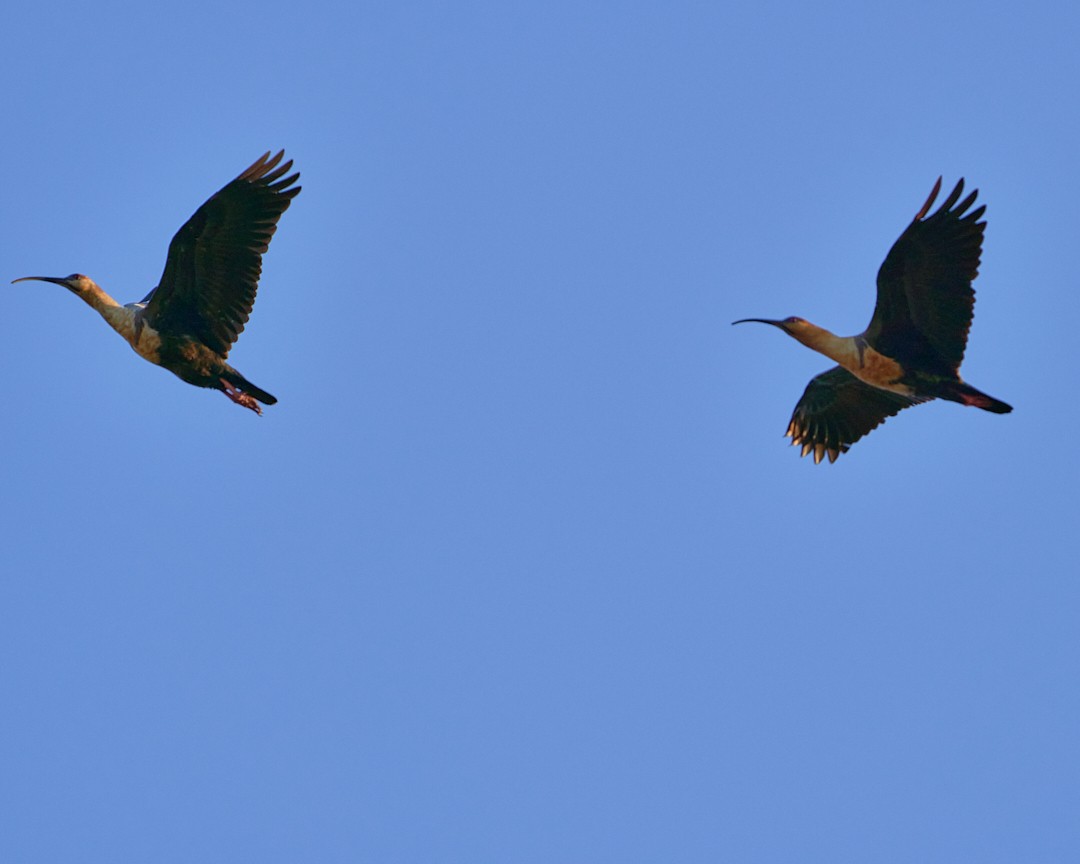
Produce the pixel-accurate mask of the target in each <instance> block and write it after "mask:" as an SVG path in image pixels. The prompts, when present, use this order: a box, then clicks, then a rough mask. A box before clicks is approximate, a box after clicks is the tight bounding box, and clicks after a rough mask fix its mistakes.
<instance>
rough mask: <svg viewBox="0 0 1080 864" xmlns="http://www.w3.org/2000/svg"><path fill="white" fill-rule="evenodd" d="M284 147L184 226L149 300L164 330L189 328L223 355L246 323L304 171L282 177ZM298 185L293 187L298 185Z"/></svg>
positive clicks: (153, 320)
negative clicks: (273, 239)
mask: <svg viewBox="0 0 1080 864" xmlns="http://www.w3.org/2000/svg"><path fill="white" fill-rule="evenodd" d="M284 155H285V153H284V151H281V152H279V153H278V154H277V155H276V156H274V157H273V158H270V154H269V153H266V154H265V155H264V156H263V157H262V158H261V159H259V160H258V161H257V162H255V164H254V165H252V166H251V167H250V168H248V169H247V170H246V171H245V172H244V173H243V174H241V175H240V176H239V177H237V178H236V179H235V180H233V181H232V182H231V183H229V184H228V185H227V186H225V188H224V189H222V190H221V191H220V192H218V193H217V194H216V195H214V196H212V197H211V198H210V200H209V201H207V202H206V203H205V204H203V205H202V207H200V208H199V209H198V210H196V211H195V215H194V216H192V217H191V218H190V219H188V221H187V223H186V224H185V225H184V227H183V228H181V229H180V230H179V231H177V232H176V236H175V237H173V239H172V242H171V243H170V244H169V257H168V260H167V261H166V262H165V272H164V273H163V274H162V275H161V282H160V283H159V284H158V286H157V288H155V289H154V290H153V291H151V292H150V294H149V295H148V296H147V297H146V299H145V300H144V301H143V302H144V303H146V304H147V306H146V312H145V319H146V322H147V323H148V324H149V325H150V326H151V327H153V328H154V329H155V330H157V331H158V332H160V333H170V334H173V333H184V334H187V335H188V336H191V337H193V338H195V339H197V340H199V341H200V342H202V343H204V344H205V345H206V346H207V347H209V348H211V349H212V350H214V351H216V352H217V353H218V354H220V355H221V356H222V357H225V356H227V355H228V353H229V348H230V347H231V346H232V344H233V342H235V341H236V337H237V336H239V335H240V334H241V333H242V332H243V330H244V324H246V323H247V320H248V316H249V315H250V314H251V307H252V306H253V305H254V304H255V292H256V290H257V289H258V287H259V275H260V274H261V272H262V256H263V253H264V252H265V251H266V249H267V247H268V246H269V244H270V238H271V237H273V236H274V231H275V230H277V221H278V219H279V218H280V217H281V214H282V213H284V212H285V210H286V209H288V207H289V204H290V202H291V201H292V199H293V198H294V197H295V196H296V195H297V193H299V191H300V187H299V186H292V184H293V183H295V182H296V180H297V178H298V177H299V176H300V175H299V174H292V175H291V176H289V177H284V179H282V176H283V175H284V174H286V173H287V172H288V171H289V169H290V168H292V161H289V162H286V163H285V164H284V165H281V166H278V163H279V162H280V161H281V157H282V156H284ZM290 187H291V188H290Z"/></svg>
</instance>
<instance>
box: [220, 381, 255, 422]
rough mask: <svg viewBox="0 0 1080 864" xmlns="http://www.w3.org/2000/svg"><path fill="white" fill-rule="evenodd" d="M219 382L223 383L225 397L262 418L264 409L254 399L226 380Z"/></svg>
mask: <svg viewBox="0 0 1080 864" xmlns="http://www.w3.org/2000/svg"><path fill="white" fill-rule="evenodd" d="M218 380H219V381H220V382H221V386H222V387H223V388H224V392H225V395H226V396H228V397H229V398H230V399H232V401H233V402H235V403H236V404H237V405H243V406H244V407H245V408H250V409H251V410H252V411H254V412H255V413H256V414H258V415H259V416H260V417H261V416H262V408H260V407H259V403H258V402H256V401H255V400H254V398H252V397H251V396H248V394H247V393H245V392H243V391H242V390H237V389H236V388H235V387H233V386H232V384H230V383H229V382H228V381H226V380H225V379H224V378H219V379H218Z"/></svg>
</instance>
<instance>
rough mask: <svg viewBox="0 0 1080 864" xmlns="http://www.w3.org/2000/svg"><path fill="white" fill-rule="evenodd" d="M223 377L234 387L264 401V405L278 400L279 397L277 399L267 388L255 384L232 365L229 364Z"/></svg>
mask: <svg viewBox="0 0 1080 864" xmlns="http://www.w3.org/2000/svg"><path fill="white" fill-rule="evenodd" d="M221 377H222V378H224V379H225V380H226V381H228V382H229V383H230V384H232V385H233V387H235V388H237V389H238V390H242V391H243V392H244V393H247V394H248V395H249V396H254V397H255V398H256V399H258V400H259V401H260V402H262V403H263V405H273V404H275V403H276V402H277V399H275V398H274V397H273V396H271V395H270V394H269V393H267V392H266V391H265V390H263V389H261V388H259V387H256V386H255V385H254V384H252V383H251V382H250V381H248V380H247V378H245V377H244V376H243V375H241V374H240V373H239V372H237V371H236V370H235V369H233V368H232V367H231V366H227V367H226V368H225V374H224V375H222V376H221Z"/></svg>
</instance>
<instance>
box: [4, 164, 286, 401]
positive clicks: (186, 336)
mask: <svg viewBox="0 0 1080 864" xmlns="http://www.w3.org/2000/svg"><path fill="white" fill-rule="evenodd" d="M284 155H285V153H284V151H281V152H279V153H278V154H277V155H276V156H274V157H273V158H271V157H270V154H269V153H266V154H264V155H263V156H262V157H261V158H260V159H259V160H257V161H256V162H255V164H253V165H252V166H251V167H250V168H248V169H247V170H246V171H244V173H242V174H241V175H240V176H239V177H237V178H236V179H235V180H233V181H232V182H231V183H229V184H228V185H227V186H225V187H224V188H223V189H222V190H221V191H220V192H218V193H217V194H216V195H213V196H212V197H211V198H210V199H209V200H208V201H207V202H206V203H205V204H203V205H202V207H200V208H199V209H198V210H196V211H195V215H194V216H192V217H191V218H190V219H188V221H187V222H186V223H185V224H184V227H183V228H181V229H180V230H179V231H177V232H176V236H175V237H173V239H172V242H171V243H170V244H169V257H168V258H167V259H166V261H165V272H164V273H162V274H161V281H160V282H159V283H158V286H157V287H156V288H155V289H154V290H152V291H151V292H150V293H149V294H147V295H146V297H145V298H144V299H143V300H141V301H140V302H138V303H128V304H127V305H126V306H121V305H120V304H119V303H117V302H116V301H115V300H113V298H112V297H110V296H109V295H108V294H106V293H105V292H104V291H103V290H102V289H101V288H100V287H99V286H98V285H97V284H96V283H95V282H94V281H93V280H92V279H90V278H89V277H87V276H83V275H82V274H81V273H74V274H72V275H71V276H65V277H63V278H59V277H53V276H25V277H23V278H22V279H16V280H15V281H16V282H24V281H26V280H37V281H39V282H53V283H55V284H57V285H63V286H64V287H65V288H67V289H68V290H69V291H71V292H72V293H73V294H75V295H76V296H78V297H81V298H82V299H83V300H85V301H86V302H87V303H88V304H90V306H92V307H93V308H94V309H96V310H97V311H98V312H99V313H100V314H101V317H102V318H104V319H105V321H106V323H107V324H108V325H109V326H110V327H112V328H113V329H114V330H115V331H116V332H117V333H119V334H120V335H121V336H123V337H124V339H126V340H127V342H128V344H129V345H131V347H132V348H133V349H135V352H136V353H137V354H138V355H139V356H140V357H143V358H144V359H146V360H149V361H150V362H151V363H156V364H157V365H158V366H163V367H165V368H166V369H168V370H169V371H170V372H172V373H173V374H174V375H177V376H178V377H180V378H182V379H183V380H184V381H187V382H188V383H189V384H194V385H195V386H196V387H210V388H213V389H215V390H220V391H221V392H222V393H224V394H225V395H226V396H228V397H229V398H230V399H231V400H232V401H233V402H235V403H236V404H237V405H243V406H244V407H245V408H250V409H251V410H252V411H254V412H255V413H256V414H262V409H261V408H260V407H259V402H262V403H263V404H264V405H273V404H274V403H275V402H277V399H275V398H274V397H273V396H271V395H270V394H269V393H267V392H266V391H265V390H262V389H260V388H259V387H256V386H255V385H254V384H252V383H251V382H250V381H248V380H247V379H246V378H245V377H244V376H243V375H241V374H240V373H239V372H237V371H236V370H235V369H233V368H232V366H230V365H229V364H228V363H226V362H225V359H226V358H227V357H228V356H229V349H230V348H231V347H232V344H233V343H234V342H235V341H236V339H237V337H238V336H239V335H240V334H241V333H242V332H243V330H244V324H245V323H247V320H248V316H249V315H250V314H251V308H252V306H253V305H254V304H255V292H256V290H258V287H259V275H260V274H261V272H262V256H263V253H264V252H266V250H267V247H268V246H269V244H270V238H271V237H273V236H274V231H276V230H277V222H278V219H279V218H280V217H281V214H282V213H284V212H285V211H286V210H287V209H288V207H289V204H290V203H291V202H292V199H293V198H294V197H296V195H297V194H298V193H299V192H300V187H299V186H293V185H292V184H293V183H295V182H296V180H297V178H298V177H299V176H300V175H299V174H292V175H290V176H288V177H285V176H283V175H285V174H287V173H288V171H289V169H290V168H292V162H291V161H289V162H286V163H284V164H282V165H279V164H278V163H280V162H281V158H282V156H284ZM256 400H258V401H256Z"/></svg>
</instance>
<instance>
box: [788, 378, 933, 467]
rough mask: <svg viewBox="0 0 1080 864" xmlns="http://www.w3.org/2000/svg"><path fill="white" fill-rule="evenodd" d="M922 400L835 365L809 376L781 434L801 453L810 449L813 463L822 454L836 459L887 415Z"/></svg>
mask: <svg viewBox="0 0 1080 864" xmlns="http://www.w3.org/2000/svg"><path fill="white" fill-rule="evenodd" d="M925 401H926V400H925V399H914V398H910V397H908V396H901V395H900V394H898V393H890V392H889V391H888V390H879V389H878V388H877V387H871V386H870V385H869V384H865V383H863V382H862V381H860V380H859V379H858V378H856V377H855V376H854V375H852V374H851V373H850V372H848V371H847V370H846V369H844V368H842V367H840V366H835V367H833V368H832V369H830V370H829V371H827V372H822V373H821V374H820V375H818V376H817V377H815V378H812V379H810V383H809V384H807V385H806V390H805V392H804V393H803V395H802V398H801V399H800V400H799V403H798V404H797V405H796V406H795V412H794V413H793V414H792V415H791V422H790V423H789V424H788V428H787V432H786V433H784V434H785V435H787V436H788V437H789V438H791V443H792V444H795V445H797V446H800V447H801V448H802V454H801V455H803V456H805V455H806V454H807V453H811V452H812V453H813V454H814V462H815V463H818V462H821V460H822V458H823V457H825V456H828V457H829V461H830V462H835V461H836V459H837V457H839V455H840V454H841V453H846V452H847V451H848V449H849V448H850V447H851V445H852V444H854V443H855V442H856V441H858V440H859V439H860V438H862V437H863V436H864V435H866V434H868V433H869V432H871V431H872V430H874V429H876V428H877V427H878V426H880V425H881V424H882V423H884V422H885V420H886V419H888V418H889V417H892V416H893V415H895V414H898V413H899V412H900V411H902V410H903V409H905V408H908V407H910V406H911V405H916V404H918V403H919V402H925Z"/></svg>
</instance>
